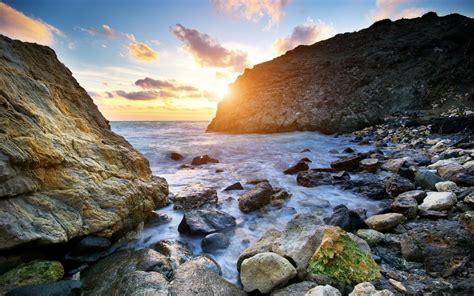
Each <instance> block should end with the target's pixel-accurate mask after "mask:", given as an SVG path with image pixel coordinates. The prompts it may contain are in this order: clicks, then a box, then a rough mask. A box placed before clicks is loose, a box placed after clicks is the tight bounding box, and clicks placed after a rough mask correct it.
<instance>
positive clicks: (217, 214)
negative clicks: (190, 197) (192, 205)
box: [178, 209, 236, 235]
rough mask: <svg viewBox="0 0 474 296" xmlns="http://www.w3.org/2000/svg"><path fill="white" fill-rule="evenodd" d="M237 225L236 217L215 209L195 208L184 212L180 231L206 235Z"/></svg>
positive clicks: (179, 227)
mask: <svg viewBox="0 0 474 296" xmlns="http://www.w3.org/2000/svg"><path fill="white" fill-rule="evenodd" d="M235 226H236V223H235V218H234V217H232V216H231V215H229V214H227V213H225V212H222V211H219V210H215V209H195V210H191V211H188V212H186V213H184V216H183V219H182V220H181V222H180V223H179V226H178V231H179V232H180V233H185V234H201V235H206V234H209V233H213V232H218V231H223V230H228V229H230V228H233V227H235Z"/></svg>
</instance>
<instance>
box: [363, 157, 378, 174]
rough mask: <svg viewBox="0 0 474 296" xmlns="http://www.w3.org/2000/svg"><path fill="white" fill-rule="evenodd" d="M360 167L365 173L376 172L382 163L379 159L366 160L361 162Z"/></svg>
mask: <svg viewBox="0 0 474 296" xmlns="http://www.w3.org/2000/svg"><path fill="white" fill-rule="evenodd" d="M359 166H360V168H361V169H362V170H364V171H367V172H375V171H377V169H378V168H379V166H380V162H379V160H378V159H377V158H366V159H362V160H361V161H360V163H359Z"/></svg>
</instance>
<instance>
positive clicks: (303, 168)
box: [283, 161, 309, 175]
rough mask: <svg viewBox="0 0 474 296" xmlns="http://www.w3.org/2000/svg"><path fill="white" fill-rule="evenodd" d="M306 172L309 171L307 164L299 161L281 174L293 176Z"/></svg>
mask: <svg viewBox="0 0 474 296" xmlns="http://www.w3.org/2000/svg"><path fill="white" fill-rule="evenodd" d="M307 170H309V166H308V164H307V163H306V162H305V161H299V162H298V163H297V164H295V165H294V166H292V167H289V168H287V169H286V170H284V171H283V173H284V174H285V175H294V174H296V173H299V172H301V171H307Z"/></svg>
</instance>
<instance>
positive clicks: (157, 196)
mask: <svg viewBox="0 0 474 296" xmlns="http://www.w3.org/2000/svg"><path fill="white" fill-rule="evenodd" d="M167 194H168V186H167V183H166V181H165V180H164V179H162V178H159V177H154V176H152V175H151V171H150V168H149V164H148V161H147V160H146V159H145V158H144V157H143V156H142V155H141V154H140V153H138V152H137V151H135V150H134V149H133V148H132V146H131V145H130V144H129V143H128V142H127V141H126V140H125V139H124V138H122V137H120V136H118V135H116V134H114V133H113V132H112V131H111V130H110V126H109V123H108V121H107V120H106V119H105V118H104V117H103V116H102V114H101V113H100V112H99V110H98V109H97V107H96V106H95V105H94V103H93V101H92V99H91V98H90V97H89V95H88V94H87V93H86V91H85V90H84V89H83V88H82V87H81V86H80V85H79V84H78V83H77V81H76V80H75V79H74V78H73V76H72V73H71V72H70V71H69V70H68V69H67V68H66V67H65V66H64V65H63V64H62V63H60V62H59V61H58V59H57V57H56V55H55V53H54V51H53V50H51V49H50V48H48V47H44V46H40V45H37V44H31V43H23V42H20V41H15V40H11V39H9V38H7V37H4V36H1V35H0V250H5V249H10V248H14V247H18V246H30V245H35V246H36V245H42V244H51V243H61V242H66V241H68V240H70V239H72V238H74V237H79V236H83V235H87V234H90V233H96V234H98V235H101V236H106V237H111V236H113V235H114V234H117V235H118V234H119V233H121V232H123V231H126V230H128V229H131V228H132V227H134V226H136V225H137V224H138V223H140V222H141V221H143V219H145V218H146V217H147V216H148V215H149V214H150V212H151V211H152V210H153V209H155V208H157V207H160V206H163V205H164V203H165V201H166V196H167Z"/></svg>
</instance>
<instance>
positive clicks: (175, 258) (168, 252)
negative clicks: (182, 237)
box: [150, 240, 193, 269]
mask: <svg viewBox="0 0 474 296" xmlns="http://www.w3.org/2000/svg"><path fill="white" fill-rule="evenodd" d="M150 248H152V249H153V250H155V251H157V252H158V253H160V254H162V255H164V256H166V258H167V259H168V261H169V262H170V265H171V267H172V269H176V268H178V266H180V265H181V264H183V263H185V262H186V261H189V260H191V259H192V257H193V252H192V251H191V249H190V248H189V247H188V245H186V244H185V243H183V242H180V241H177V240H162V241H159V242H158V243H156V244H154V245H152V246H151V247H150Z"/></svg>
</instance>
